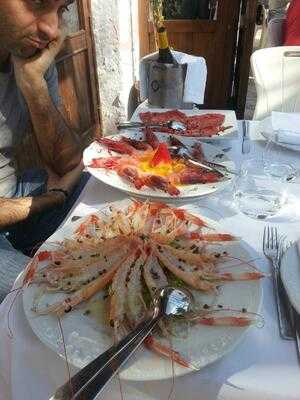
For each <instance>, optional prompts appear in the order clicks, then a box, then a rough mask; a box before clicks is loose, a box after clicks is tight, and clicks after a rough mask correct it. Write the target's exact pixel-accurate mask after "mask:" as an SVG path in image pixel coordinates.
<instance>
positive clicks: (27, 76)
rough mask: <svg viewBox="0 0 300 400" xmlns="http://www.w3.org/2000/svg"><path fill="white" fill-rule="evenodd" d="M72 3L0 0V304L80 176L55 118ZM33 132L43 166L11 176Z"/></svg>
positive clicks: (74, 146)
mask: <svg viewBox="0 0 300 400" xmlns="http://www.w3.org/2000/svg"><path fill="white" fill-rule="evenodd" d="M72 2H73V0H47V1H46V0H45V1H44V0H0V302H1V300H2V299H3V298H4V296H5V294H7V293H8V292H9V290H10V288H11V286H12V284H13V282H14V280H15V278H16V277H17V275H18V274H19V273H20V272H21V271H22V270H23V269H24V267H25V266H26V264H27V263H28V261H29V260H30V258H29V256H30V255H32V254H33V251H34V250H35V249H36V248H37V246H39V244H41V243H42V242H43V241H44V240H46V239H47V238H48V237H49V236H50V235H51V234H52V233H53V232H54V231H55V230H56V229H57V227H58V226H59V225H60V223H61V222H62V221H63V220H64V218H65V216H66V214H67V213H68V211H69V210H70V208H71V207H72V205H73V204H74V202H75V200H76V198H77V197H78V195H79V193H80V191H81V190H82V188H83V186H84V184H85V182H86V181H87V178H88V176H87V175H86V174H82V162H81V157H82V154H81V149H80V144H79V140H78V138H77V137H76V136H75V134H74V133H73V132H72V130H71V129H70V128H69V127H68V125H67V124H66V123H65V121H64V119H63V117H62V114H61V112H60V109H61V103H60V99H59V94H58V81H57V71H56V68H55V66H54V58H55V56H56V55H57V53H58V51H59V49H60V47H61V45H62V43H63V41H64V33H63V27H62V15H63V13H64V12H65V11H66V10H67V7H68V5H69V4H70V3H72ZM31 126H32V127H33V133H34V136H35V139H36V142H37V144H38V147H39V150H40V154H41V158H42V160H43V162H44V166H45V168H44V169H43V170H38V169H34V170H30V171H25V172H23V173H21V172H20V171H16V167H15V163H14V148H15V146H16V144H18V143H19V142H20V141H21V139H22V138H23V137H24V134H25V132H28V131H29V130H30V127H31Z"/></svg>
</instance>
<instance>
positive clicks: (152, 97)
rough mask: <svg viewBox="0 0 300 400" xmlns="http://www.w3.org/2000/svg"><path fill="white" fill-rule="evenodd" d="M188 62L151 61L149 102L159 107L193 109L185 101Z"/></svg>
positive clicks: (190, 104)
mask: <svg viewBox="0 0 300 400" xmlns="http://www.w3.org/2000/svg"><path fill="white" fill-rule="evenodd" d="M186 71H187V64H176V65H175V64H162V63H158V62H156V61H150V62H149V66H148V102H149V104H150V105H151V106H153V107H158V108H179V109H192V108H193V104H192V103H184V102H183V94H184V82H185V77H186Z"/></svg>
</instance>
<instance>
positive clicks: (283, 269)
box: [280, 241, 300, 314]
mask: <svg viewBox="0 0 300 400" xmlns="http://www.w3.org/2000/svg"><path fill="white" fill-rule="evenodd" d="M298 242H299V241H296V242H295V243H293V244H292V246H290V247H289V248H288V249H287V251H286V252H285V253H284V255H283V257H282V260H281V265H280V276H281V280H282V283H283V285H284V288H285V290H286V293H287V295H288V298H289V300H290V302H291V303H292V305H293V307H294V308H295V310H296V311H297V312H298V313H299V314H300V294H299V302H297V300H296V298H295V295H294V291H293V290H292V289H291V286H290V280H289V278H288V276H289V271H290V270H291V268H299V276H300V265H298V266H297V265H296V264H297V263H296V262H295V263H292V265H294V264H295V267H291V263H288V261H287V260H288V256H289V252H291V251H293V249H294V247H296V246H297V245H298ZM296 251H297V250H296ZM299 284H300V282H299Z"/></svg>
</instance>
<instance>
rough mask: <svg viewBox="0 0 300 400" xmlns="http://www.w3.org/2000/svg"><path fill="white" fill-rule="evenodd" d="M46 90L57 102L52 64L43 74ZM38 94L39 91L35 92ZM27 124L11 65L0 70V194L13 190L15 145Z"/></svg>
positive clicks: (26, 129)
mask: <svg viewBox="0 0 300 400" xmlns="http://www.w3.org/2000/svg"><path fill="white" fill-rule="evenodd" d="M45 79H46V81H47V85H48V90H49V94H50V96H51V98H52V100H53V102H54V104H55V105H56V106H59V103H60V99H59V94H58V79H57V71H56V68H55V66H54V65H52V66H51V67H50V68H49V70H48V71H47V73H46V75H45ZM37 96H38V93H37ZM29 126H30V114H29V111H28V108H27V104H26V101H25V99H24V97H23V95H22V93H21V92H20V90H19V88H18V87H17V84H16V81H15V76H14V71H13V68H12V66H11V67H10V69H9V71H7V72H0V197H13V196H14V194H15V191H16V184H17V178H16V169H15V162H14V149H15V146H16V145H17V144H18V143H20V142H21V140H22V139H23V138H24V135H25V133H26V132H27V131H28V128H29Z"/></svg>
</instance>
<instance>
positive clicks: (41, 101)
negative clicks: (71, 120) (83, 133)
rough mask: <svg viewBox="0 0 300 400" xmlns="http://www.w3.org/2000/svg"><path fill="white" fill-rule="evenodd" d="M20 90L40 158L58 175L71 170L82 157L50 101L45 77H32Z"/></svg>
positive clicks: (74, 137) (59, 114)
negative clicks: (25, 103)
mask: <svg viewBox="0 0 300 400" xmlns="http://www.w3.org/2000/svg"><path fill="white" fill-rule="evenodd" d="M22 92H23V95H24V97H25V99H26V102H27V105H28V109H29V112H30V116H31V121H32V125H33V129H34V133H35V136H36V139H37V142H38V145H39V148H40V151H41V155H42V158H43V160H44V161H45V162H46V163H47V165H49V166H50V167H51V168H52V170H53V171H54V172H56V173H57V174H59V175H63V174H65V173H66V172H68V171H70V170H72V169H73V168H74V167H75V166H76V165H78V163H79V162H80V160H81V157H82V154H81V150H80V144H79V139H78V138H77V137H76V135H75V134H74V133H73V132H72V130H71V129H70V128H69V126H68V125H67V124H66V122H65V120H64V118H63V117H62V115H61V113H60V112H59V110H58V109H57V108H56V106H55V105H54V104H53V101H52V99H51V97H50V94H49V91H48V86H47V82H46V80H45V79H44V78H43V79H37V80H32V81H31V82H30V85H23V86H22Z"/></svg>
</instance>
